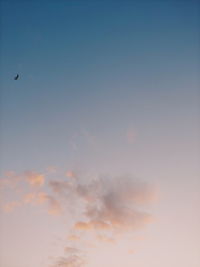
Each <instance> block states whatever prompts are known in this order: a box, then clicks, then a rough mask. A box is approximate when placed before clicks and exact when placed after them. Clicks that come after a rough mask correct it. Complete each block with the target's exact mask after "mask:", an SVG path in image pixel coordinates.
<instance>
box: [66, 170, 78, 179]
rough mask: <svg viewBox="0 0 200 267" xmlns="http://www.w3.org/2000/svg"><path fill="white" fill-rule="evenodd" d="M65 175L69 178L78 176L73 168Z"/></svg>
mask: <svg viewBox="0 0 200 267" xmlns="http://www.w3.org/2000/svg"><path fill="white" fill-rule="evenodd" d="M65 175H66V176H67V177H69V178H76V174H75V172H74V171H71V170H69V171H67V172H66V174H65Z"/></svg>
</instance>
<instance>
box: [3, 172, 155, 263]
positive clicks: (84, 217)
mask: <svg viewBox="0 0 200 267" xmlns="http://www.w3.org/2000/svg"><path fill="white" fill-rule="evenodd" d="M13 177H15V179H13ZM16 177H17V179H16ZM19 177H20V178H19ZM72 178H73V179H72ZM4 179H5V178H4ZM9 179H11V180H12V179H13V180H12V181H14V183H15V184H16V183H18V184H20V185H26V186H25V187H24V188H25V189H24V190H25V191H26V190H27V192H24V190H22V191H21V196H20V197H19V199H14V200H12V201H11V200H9V201H7V203H5V204H4V206H3V210H4V211H6V212H8V211H9V212H11V211H12V210H13V209H16V208H17V207H19V206H23V205H32V206H33V207H37V206H43V208H46V210H47V213H48V214H50V215H58V214H59V215H63V216H64V218H68V220H67V221H68V224H67V225H66V232H67V234H66V236H68V237H67V238H66V245H67V244H68V245H67V246H66V247H65V249H64V256H63V257H61V258H59V259H57V260H55V262H54V263H53V264H54V265H53V266H56V267H57V266H60V267H62V266H63V267H65V266H70V267H78V266H83V264H84V260H83V258H84V257H83V255H82V254H81V253H80V251H79V250H78V249H77V244H82V243H84V241H85V237H86V239H87V235H88V236H90V235H93V237H94V238H93V240H96V241H97V242H107V243H110V244H114V243H115V241H116V239H117V238H118V236H119V234H120V235H123V233H125V234H127V232H132V231H135V230H137V229H139V228H141V227H143V226H145V225H146V224H148V223H149V222H151V220H152V215H151V214H149V213H148V212H147V211H146V210H147V209H148V206H149V204H150V203H151V202H152V201H153V200H154V198H155V190H154V187H153V186H152V185H149V184H147V183H145V182H142V181H140V180H137V179H135V178H134V177H131V176H118V177H109V176H101V175H94V176H92V175H91V176H88V175H83V174H78V173H76V172H75V171H73V170H70V171H65V172H63V174H62V176H60V173H59V178H57V179H52V178H51V174H49V176H48V174H46V176H45V175H44V174H42V173H41V172H36V171H26V172H24V173H22V174H21V175H16V174H13V173H11V175H9V176H7V177H6V182H5V181H4V182H3V183H2V184H3V187H7V185H8V184H10V181H9ZM16 181H17V182H16ZM45 181H46V182H45ZM27 184H28V185H30V186H28V187H27ZM41 188H42V191H41V190H40V189H41ZM11 190H12V188H11ZM69 221H70V223H69ZM96 241H95V242H96ZM70 244H71V245H70Z"/></svg>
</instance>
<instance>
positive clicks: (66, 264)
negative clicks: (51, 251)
mask: <svg viewBox="0 0 200 267" xmlns="http://www.w3.org/2000/svg"><path fill="white" fill-rule="evenodd" d="M84 263H85V262H84V260H83V259H82V258H80V257H79V256H77V255H71V256H69V257H62V258H59V259H58V260H57V261H56V263H55V264H54V265H53V267H81V266H84Z"/></svg>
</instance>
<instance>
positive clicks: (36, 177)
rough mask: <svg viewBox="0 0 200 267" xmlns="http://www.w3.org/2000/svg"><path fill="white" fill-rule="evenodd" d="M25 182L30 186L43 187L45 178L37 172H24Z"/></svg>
mask: <svg viewBox="0 0 200 267" xmlns="http://www.w3.org/2000/svg"><path fill="white" fill-rule="evenodd" d="M24 175H25V178H26V180H27V182H28V183H29V184H30V185H32V186H43V185H44V182H45V176H44V175H43V174H41V173H39V172H33V171H26V172H25V173H24Z"/></svg>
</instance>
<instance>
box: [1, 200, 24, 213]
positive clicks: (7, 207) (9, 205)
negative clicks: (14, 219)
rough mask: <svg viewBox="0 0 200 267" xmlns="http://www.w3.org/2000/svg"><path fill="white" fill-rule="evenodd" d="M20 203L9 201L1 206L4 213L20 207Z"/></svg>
mask: <svg viewBox="0 0 200 267" xmlns="http://www.w3.org/2000/svg"><path fill="white" fill-rule="evenodd" d="M20 206H21V203H20V202H18V201H11V202H8V203H6V204H4V205H3V206H2V208H3V210H4V211H5V212H12V211H13V210H14V209H15V208H16V207H20Z"/></svg>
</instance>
